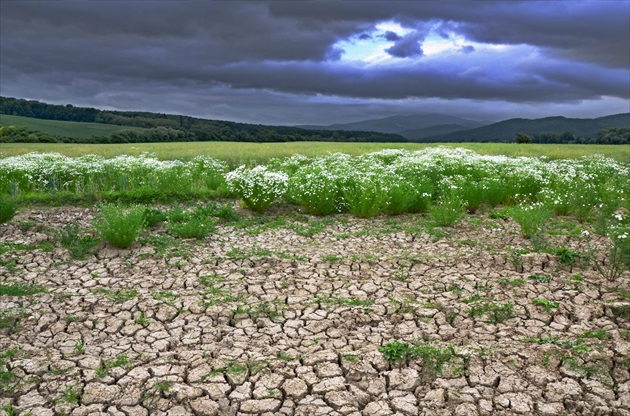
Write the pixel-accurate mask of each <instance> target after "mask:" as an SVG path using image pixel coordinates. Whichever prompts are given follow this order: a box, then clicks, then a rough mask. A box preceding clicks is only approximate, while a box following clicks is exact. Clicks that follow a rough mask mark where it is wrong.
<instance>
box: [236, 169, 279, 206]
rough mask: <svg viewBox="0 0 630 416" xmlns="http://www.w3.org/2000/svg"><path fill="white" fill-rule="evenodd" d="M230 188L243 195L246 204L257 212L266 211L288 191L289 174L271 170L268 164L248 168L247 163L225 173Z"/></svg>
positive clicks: (240, 195)
mask: <svg viewBox="0 0 630 416" xmlns="http://www.w3.org/2000/svg"><path fill="white" fill-rule="evenodd" d="M225 180H226V181H227V185H228V188H229V189H230V190H231V191H232V192H234V193H235V194H236V195H238V196H239V197H241V198H242V199H243V201H244V202H245V205H247V207H249V208H250V209H252V210H253V211H256V212H264V211H265V210H266V209H267V208H268V207H269V205H271V204H272V203H273V202H274V201H276V200H277V199H279V198H281V197H282V196H284V194H285V193H286V192H287V188H288V182H289V176H288V175H287V174H286V173H282V172H271V171H269V170H268V169H267V167H266V166H256V167H254V168H253V169H247V168H246V167H245V165H243V166H240V167H238V168H237V169H235V170H233V171H232V172H229V173H227V174H226V175H225Z"/></svg>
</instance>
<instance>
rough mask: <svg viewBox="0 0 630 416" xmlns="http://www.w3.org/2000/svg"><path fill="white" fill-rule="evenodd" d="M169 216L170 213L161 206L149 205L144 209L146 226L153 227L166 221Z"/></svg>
mask: <svg viewBox="0 0 630 416" xmlns="http://www.w3.org/2000/svg"><path fill="white" fill-rule="evenodd" d="M167 218H168V214H167V213H166V212H164V210H162V209H159V208H148V207H147V208H146V209H145V211H144V223H145V226H146V227H153V226H154V225H156V224H158V223H160V222H162V221H166V219H167Z"/></svg>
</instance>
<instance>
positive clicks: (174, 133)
mask: <svg viewBox="0 0 630 416" xmlns="http://www.w3.org/2000/svg"><path fill="white" fill-rule="evenodd" d="M0 114H7V115H14V116H21V117H33V118H39V119H45V120H59V121H75V122H92V123H105V124H115V125H119V126H128V127H143V128H147V130H145V131H133V130H121V131H118V132H115V133H112V134H110V135H108V136H95V137H89V138H77V137H61V136H55V135H50V134H46V133H45V132H41V131H34V130H32V129H28V128H25V127H16V126H12V127H11V126H5V127H4V128H3V130H2V136H0V140H1V141H3V142H25V141H26V142H64V143H141V142H174V141H181V142H184V141H185V142H189V141H235V142H257V143H269V142H296V141H329V142H406V141H407V139H405V138H404V137H402V136H400V135H398V134H388V133H379V132H365V131H360V132H359V131H330V130H306V129H300V128H297V127H286V126H265V125H257V124H245V123H236V122H231V121H220V120H206V119H200V118H195V117H189V116H182V115H173V114H159V113H149V112H135V111H105V110H98V109H95V108H86V107H75V106H72V105H70V104H68V105H54V104H46V103H42V102H39V101H32V100H23V99H18V98H10V97H0Z"/></svg>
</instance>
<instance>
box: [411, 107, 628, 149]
mask: <svg viewBox="0 0 630 416" xmlns="http://www.w3.org/2000/svg"><path fill="white" fill-rule="evenodd" d="M628 126H630V113H623V114H615V115H611V116H605V117H599V118H593V119H587V118H566V117H546V118H539V119H533V120H531V119H524V118H513V119H510V120H504V121H500V122H498V123H494V124H489V125H487V126H483V127H478V128H475V129H469V130H460V131H456V132H453V133H447V134H441V135H435V136H430V137H427V138H425V139H423V140H420V141H422V142H460V141H470V142H512V141H514V137H515V136H516V134H517V133H525V134H527V135H530V136H532V137H533V138H534V139H536V138H537V137H540V138H541V142H543V141H542V138H543V137H544V136H548V135H549V134H548V133H554V132H555V133H558V134H560V135H562V134H565V133H570V134H571V135H572V136H573V137H576V138H577V137H586V138H596V137H597V136H598V133H599V132H600V130H603V129H608V128H621V127H628Z"/></svg>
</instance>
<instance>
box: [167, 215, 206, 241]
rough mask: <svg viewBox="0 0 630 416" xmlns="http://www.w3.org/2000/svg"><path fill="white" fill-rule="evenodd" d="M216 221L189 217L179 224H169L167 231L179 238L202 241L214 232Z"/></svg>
mask: <svg viewBox="0 0 630 416" xmlns="http://www.w3.org/2000/svg"><path fill="white" fill-rule="evenodd" d="M216 223H217V222H216V220H211V219H209V218H203V217H191V218H188V219H185V220H184V221H181V222H169V223H168V231H169V232H170V233H171V234H174V235H175V236H177V237H180V238H196V239H202V238H204V237H206V236H207V235H208V234H210V233H211V232H213V231H214V229H215V224H216Z"/></svg>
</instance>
